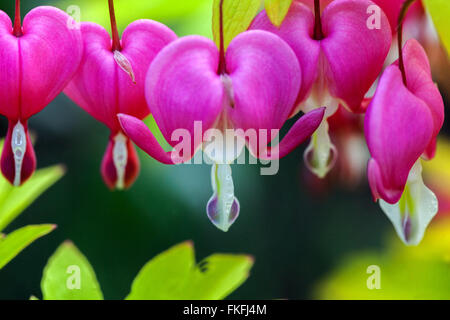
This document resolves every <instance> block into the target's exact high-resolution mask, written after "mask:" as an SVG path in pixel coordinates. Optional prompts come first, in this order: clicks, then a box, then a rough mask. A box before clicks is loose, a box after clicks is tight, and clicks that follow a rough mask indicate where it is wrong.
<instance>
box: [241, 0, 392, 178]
mask: <svg viewBox="0 0 450 320" xmlns="http://www.w3.org/2000/svg"><path fill="white" fill-rule="evenodd" d="M303 2H305V3H303ZM323 5H326V7H324V6H323ZM371 5H374V3H373V2H371V1H369V0H335V1H331V2H330V1H328V0H325V1H324V0H322V1H319V0H315V1H314V6H313V7H311V6H312V1H310V0H308V1H307V0H301V1H295V2H293V3H292V6H291V8H290V10H289V12H288V14H287V16H286V19H285V20H284V21H283V23H282V25H281V27H280V28H277V27H275V26H274V25H272V23H271V22H270V20H269V19H268V17H267V14H266V13H265V12H262V13H261V14H260V15H258V16H257V17H256V19H255V20H254V22H253V23H252V25H251V27H250V29H252V30H255V29H259V30H267V31H270V32H272V33H275V34H277V35H278V36H280V37H281V38H282V39H284V40H285V41H286V42H287V43H288V44H289V45H290V46H291V48H292V49H293V50H294V52H295V54H296V56H297V59H298V61H299V64H300V67H301V69H302V86H301V88H300V90H299V92H298V95H297V100H296V104H297V106H298V107H297V108H295V109H294V110H293V112H292V114H291V116H292V115H295V114H296V113H297V112H299V111H304V112H308V111H310V110H314V109H316V108H318V107H324V106H325V107H326V108H327V109H326V114H325V118H324V120H323V122H322V124H321V126H320V127H319V129H318V130H317V132H316V133H315V134H314V135H313V137H312V139H311V143H310V145H309V147H308V148H307V150H306V152H305V162H306V164H307V166H308V167H309V169H310V170H311V171H312V172H314V173H315V174H316V175H317V176H318V177H321V178H323V177H325V176H326V175H327V173H328V172H329V170H330V169H331V168H332V167H333V165H334V163H335V160H336V156H337V150H336V148H335V146H334V145H333V144H332V142H331V140H330V137H329V134H328V129H329V126H328V122H327V119H328V118H329V117H330V116H332V115H333V114H334V113H335V112H336V110H337V109H338V106H339V104H341V105H343V106H344V107H345V108H346V109H347V110H348V111H351V112H355V113H363V112H364V111H365V106H366V104H365V99H364V97H365V94H366V93H367V91H368V90H369V89H370V87H371V86H372V84H373V82H374V81H375V80H376V79H377V77H378V75H379V74H380V72H381V70H382V67H383V63H384V60H385V59H386V56H387V54H388V52H389V48H390V45H391V39H392V36H391V28H390V26H389V21H388V19H387V18H386V16H385V14H384V13H383V12H382V11H381V10H380V11H379V16H378V17H375V18H376V19H377V20H378V21H377V22H378V23H377V24H376V25H375V26H372V25H371V24H370V23H369V22H370V19H371V16H370V15H369V14H368V13H367V10H368V8H369V7H370V6H371Z"/></svg>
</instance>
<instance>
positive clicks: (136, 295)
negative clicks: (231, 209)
mask: <svg viewBox="0 0 450 320" xmlns="http://www.w3.org/2000/svg"><path fill="white" fill-rule="evenodd" d="M252 265H253V259H252V258H251V257H249V256H246V255H231V254H214V255H211V256H210V257H208V258H206V259H205V260H204V261H202V262H200V263H199V264H198V265H196V263H195V257H194V249H193V245H192V243H191V242H185V243H182V244H179V245H177V246H174V247H173V248H171V249H169V250H167V251H165V252H163V253H161V254H159V255H158V256H156V257H155V258H153V259H152V260H150V261H149V262H148V263H147V264H146V265H145V266H144V267H143V268H142V270H141V271H140V272H139V274H138V275H137V277H136V278H135V279H134V281H133V284H132V289H131V293H130V294H129V295H128V297H127V298H126V299H128V300H144V299H147V300H159V299H171V300H176V299H223V298H225V297H226V296H228V295H229V294H230V293H231V292H233V291H234V290H235V289H237V288H238V287H239V286H240V285H241V284H242V283H243V282H244V281H245V280H246V279H247V277H248V274H249V271H250V269H251V267H252ZM41 289H42V293H43V298H44V299H45V300H62V299H65V300H88V299H103V295H102V292H101V290H100V285H99V284H98V282H97V279H96V276H95V272H94V270H93V269H92V267H91V265H90V264H89V262H88V260H87V259H86V258H85V257H84V256H83V255H82V253H81V252H79V251H78V249H77V248H76V247H75V246H74V245H73V244H72V243H71V242H65V243H63V244H62V245H61V246H60V247H59V248H58V249H57V251H56V252H55V254H53V256H52V257H51V258H50V259H49V261H48V263H47V266H46V267H45V269H44V275H43V278H42V281H41Z"/></svg>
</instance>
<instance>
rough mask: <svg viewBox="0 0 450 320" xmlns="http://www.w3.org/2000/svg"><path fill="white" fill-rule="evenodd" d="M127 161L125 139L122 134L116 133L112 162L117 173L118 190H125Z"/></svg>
mask: <svg viewBox="0 0 450 320" xmlns="http://www.w3.org/2000/svg"><path fill="white" fill-rule="evenodd" d="M127 160H128V149H127V137H125V136H124V135H123V134H122V133H118V134H117V135H116V136H115V137H114V147H113V161H114V166H115V167H116V172H117V184H116V187H117V189H119V190H122V189H124V188H125V170H126V168H127Z"/></svg>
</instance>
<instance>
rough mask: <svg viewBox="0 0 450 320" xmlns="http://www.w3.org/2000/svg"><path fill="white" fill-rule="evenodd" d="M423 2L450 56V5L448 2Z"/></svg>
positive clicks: (430, 0) (437, 0)
mask: <svg viewBox="0 0 450 320" xmlns="http://www.w3.org/2000/svg"><path fill="white" fill-rule="evenodd" d="M423 2H424V4H425V7H426V8H427V11H428V12H429V13H430V15H431V18H432V19H433V22H434V25H435V26H436V29H437V32H438V33H439V36H440V37H441V40H442V43H443V44H444V46H445V48H446V49H447V53H449V54H450V32H449V30H450V19H449V17H450V4H449V2H448V0H424V1H423Z"/></svg>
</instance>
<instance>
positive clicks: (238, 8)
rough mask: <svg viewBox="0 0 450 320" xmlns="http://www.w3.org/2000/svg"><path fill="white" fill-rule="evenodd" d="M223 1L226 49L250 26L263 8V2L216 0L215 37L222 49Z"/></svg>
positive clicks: (214, 13) (214, 6)
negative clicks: (221, 23)
mask: <svg viewBox="0 0 450 320" xmlns="http://www.w3.org/2000/svg"><path fill="white" fill-rule="evenodd" d="M222 1H223V39H224V47H225V49H226V48H227V47H228V45H229V44H230V42H231V40H233V39H234V37H236V36H237V35H238V34H239V33H241V32H244V31H246V30H247V29H248V27H249V26H250V24H251V22H252V20H253V18H254V17H255V16H256V14H257V13H258V11H259V9H260V7H261V0H214V4H213V37H214V42H215V43H216V45H217V47H218V48H220V4H221V2H222Z"/></svg>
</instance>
